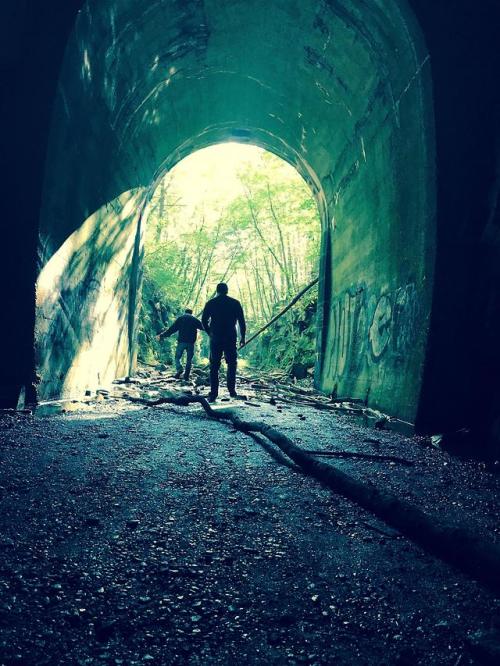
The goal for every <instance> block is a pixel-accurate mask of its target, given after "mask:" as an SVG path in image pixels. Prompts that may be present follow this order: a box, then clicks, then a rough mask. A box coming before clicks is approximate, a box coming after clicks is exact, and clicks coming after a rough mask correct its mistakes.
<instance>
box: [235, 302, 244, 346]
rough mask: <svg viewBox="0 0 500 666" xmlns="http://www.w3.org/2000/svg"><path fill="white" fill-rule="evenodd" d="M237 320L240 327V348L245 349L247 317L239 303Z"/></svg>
mask: <svg viewBox="0 0 500 666" xmlns="http://www.w3.org/2000/svg"><path fill="white" fill-rule="evenodd" d="M236 316H237V319H238V326H239V327H240V347H243V345H244V344H245V338H246V334H247V324H246V321H245V315H244V314H243V308H242V307H241V303H239V302H238V310H237V313H236Z"/></svg>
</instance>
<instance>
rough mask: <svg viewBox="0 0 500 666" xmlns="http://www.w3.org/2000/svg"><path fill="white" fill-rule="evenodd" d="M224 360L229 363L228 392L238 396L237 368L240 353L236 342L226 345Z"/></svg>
mask: <svg viewBox="0 0 500 666" xmlns="http://www.w3.org/2000/svg"><path fill="white" fill-rule="evenodd" d="M224 358H225V359H226V363H227V390H228V391H229V395H232V396H234V395H236V366H237V364H238V352H237V350H236V341H235V342H232V341H231V342H229V343H226V345H225V346H224Z"/></svg>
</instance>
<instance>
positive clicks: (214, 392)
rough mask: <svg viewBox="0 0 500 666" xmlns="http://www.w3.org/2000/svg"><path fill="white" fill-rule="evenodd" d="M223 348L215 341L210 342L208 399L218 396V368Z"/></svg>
mask: <svg viewBox="0 0 500 666" xmlns="http://www.w3.org/2000/svg"><path fill="white" fill-rule="evenodd" d="M222 352H223V347H222V345H221V344H220V343H219V342H217V341H216V340H213V339H212V340H210V397H211V398H213V399H215V398H216V397H217V396H218V394H219V368H220V362H221V359H222Z"/></svg>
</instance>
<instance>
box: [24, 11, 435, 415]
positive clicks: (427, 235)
mask: <svg viewBox="0 0 500 666" xmlns="http://www.w3.org/2000/svg"><path fill="white" fill-rule="evenodd" d="M263 31H264V33H265V34H266V35H268V36H270V35H272V39H271V38H270V39H265V40H263V39H262V35H263ZM256 44H258V45H259V47H258V48H255V45H256ZM75 137H77V139H76V140H75ZM228 140H234V141H238V142H244V143H253V144H256V145H259V146H261V147H264V148H266V149H268V150H269V151H271V152H273V153H274V154H276V155H278V156H280V157H282V158H284V159H285V160H286V161H288V162H289V163H291V164H294V165H295V166H296V168H297V170H298V171H299V173H301V175H302V176H303V177H304V178H305V179H306V180H307V182H308V183H309V184H310V185H311V188H312V190H313V192H314V194H315V197H316V199H317V201H318V206H319V209H320V215H321V218H322V222H323V225H322V232H321V234H322V238H321V244H322V251H321V261H320V289H319V292H320V293H319V304H318V311H319V318H318V330H319V331H320V333H321V342H320V344H319V345H318V350H319V357H318V365H317V373H316V374H317V377H316V382H317V386H318V388H320V389H321V390H322V391H324V392H325V393H331V392H335V393H337V394H338V395H340V396H349V397H353V398H357V399H361V400H363V401H365V402H366V403H368V404H369V405H372V406H374V407H376V408H379V409H381V410H382V411H385V412H387V413H390V414H393V415H395V416H398V417H400V418H402V419H405V420H408V421H414V420H415V416H416V413H417V410H418V406H419V399H420V389H421V382H422V372H423V367H424V364H425V358H426V349H427V336H428V332H429V319H430V309H431V298H432V296H431V295H432V286H433V265H434V241H435V215H434V207H435V202H434V195H435V186H434V168H433V159H434V137H433V106H432V96H431V93H430V61H429V54H428V52H427V49H426V45H425V42H424V40H423V37H422V35H421V33H420V29H419V26H418V25H417V22H416V20H415V18H414V16H413V14H412V11H411V10H410V8H409V7H408V6H407V5H406V3H403V2H398V3H394V2H392V1H389V0H384V1H383V2H376V3H375V2H374V3H368V4H366V5H363V6H362V7H359V6H358V4H357V3H353V2H351V1H350V0H341V1H340V2H335V3H331V2H321V3H313V2H305V3H304V2H300V3H299V2H297V3H295V2H294V3H281V2H280V3H276V4H275V5H273V7H272V9H271V10H270V9H269V7H268V6H267V4H266V3H264V2H260V1H257V0H256V1H255V2H252V3H248V5H247V4H245V5H240V4H238V3H235V4H231V3H230V4H228V3H221V2H214V3H210V5H208V4H206V3H201V2H195V1H193V2H188V3H171V2H166V1H160V2H157V3H155V4H154V6H151V7H149V6H148V7H146V6H145V5H144V3H143V2H141V1H140V0H128V1H127V2H124V3H116V2H114V1H113V0H109V1H107V2H105V3H101V2H99V3H97V2H94V1H93V0H88V2H86V3H85V4H84V5H83V7H82V11H81V12H79V14H78V16H77V18H76V22H75V26H74V29H73V31H72V34H71V36H70V38H69V41H68V44H67V47H66V53H65V56H64V61H63V65H62V69H61V73H60V77H59V85H58V91H57V95H56V99H55V101H54V108H53V122H52V128H51V134H50V138H49V145H48V152H47V161H46V170H45V185H44V191H43V197H42V211H41V217H40V227H39V234H40V239H39V251H38V259H39V276H38V282H37V321H36V332H35V337H36V356H37V361H36V362H37V369H38V375H39V376H40V378H41V381H40V383H39V386H38V392H39V396H40V397H42V398H44V397H45V398H46V397H58V396H62V395H65V394H69V395H71V394H75V393H81V392H82V391H83V390H88V389H89V388H92V387H95V386H98V385H99V384H101V383H105V382H106V381H108V380H109V379H110V378H112V377H114V376H116V375H120V374H122V375H123V374H127V373H129V372H130V371H131V370H132V369H133V368H134V365H135V362H136V353H137V348H136V334H137V324H138V303H139V288H140V275H141V270H142V268H141V265H142V253H143V249H142V248H143V245H142V244H143V228H142V227H143V225H142V223H141V221H142V217H143V216H142V213H141V211H144V212H145V211H146V206H147V203H148V196H149V193H150V192H151V187H150V184H151V182H152V181H153V180H154V179H155V178H157V177H158V175H159V174H160V173H162V172H163V171H165V170H169V169H170V168H172V166H173V165H174V164H176V163H177V162H179V161H180V160H181V159H182V158H183V157H185V156H186V155H188V154H190V153H192V152H194V151H195V150H197V149H201V148H203V147H206V146H208V145H212V144H214V143H218V142H221V141H228ZM353 248H356V251H355V252H353V251H352V250H353ZM108 329H109V330H111V329H113V330H114V331H115V343H114V344H108V343H107V342H106V340H108V339H109V336H108V334H107V332H106V331H107V330H108ZM116 331H118V333H117V334H116ZM116 340H117V342H116Z"/></svg>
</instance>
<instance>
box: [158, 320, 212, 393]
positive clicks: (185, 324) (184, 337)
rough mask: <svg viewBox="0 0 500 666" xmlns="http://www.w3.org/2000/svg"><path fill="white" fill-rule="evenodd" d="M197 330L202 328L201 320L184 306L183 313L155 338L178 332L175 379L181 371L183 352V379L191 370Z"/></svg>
mask: <svg viewBox="0 0 500 666" xmlns="http://www.w3.org/2000/svg"><path fill="white" fill-rule="evenodd" d="M198 330H200V331H202V330H203V325H202V323H201V321H200V320H199V319H197V318H196V317H193V311H192V310H190V309H189V308H186V310H185V311H184V314H183V315H181V316H180V317H177V319H176V320H175V321H174V323H173V324H172V326H170V328H167V330H166V331H162V332H161V333H160V334H159V335H158V336H157V338H158V339H160V338H162V337H163V336H166V337H168V336H169V335H172V334H173V333H176V332H177V331H178V332H179V335H178V336H177V349H176V350H175V369H176V373H175V376H176V377H177V379H179V377H180V376H181V375H182V372H183V367H182V363H181V359H182V355H183V354H184V352H186V370H184V379H186V380H187V379H189V373H190V372H191V365H192V362H193V354H194V343H195V342H196V336H197V334H198Z"/></svg>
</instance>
